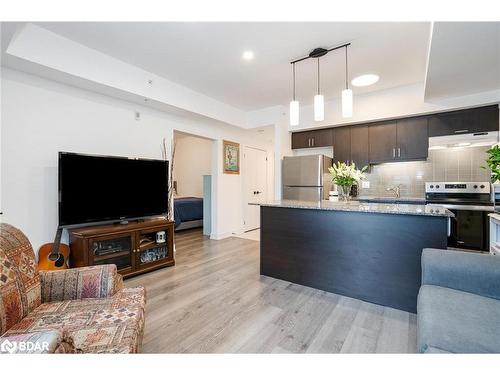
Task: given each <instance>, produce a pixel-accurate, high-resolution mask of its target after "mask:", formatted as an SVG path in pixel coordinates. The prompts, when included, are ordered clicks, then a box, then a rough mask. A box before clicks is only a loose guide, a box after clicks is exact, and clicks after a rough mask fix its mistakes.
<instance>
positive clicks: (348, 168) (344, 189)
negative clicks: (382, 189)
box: [328, 162, 368, 201]
mask: <svg viewBox="0 0 500 375" xmlns="http://www.w3.org/2000/svg"><path fill="white" fill-rule="evenodd" d="M367 168H368V167H367V166H366V165H365V166H364V167H363V168H362V169H357V168H356V164H355V163H351V164H346V163H342V162H338V163H337V164H333V166H331V167H330V168H328V171H329V172H330V175H331V177H332V182H333V183H334V184H335V185H337V188H338V191H339V196H340V198H341V199H342V200H344V201H348V200H349V199H350V194H351V188H352V186H353V185H357V184H358V183H359V182H360V181H361V180H363V179H365V174H364V172H365V171H366V169H367Z"/></svg>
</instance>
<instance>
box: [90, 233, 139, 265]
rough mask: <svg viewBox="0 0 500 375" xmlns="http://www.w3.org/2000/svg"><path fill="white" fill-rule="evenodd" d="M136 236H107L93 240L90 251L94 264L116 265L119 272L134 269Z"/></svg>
mask: <svg viewBox="0 0 500 375" xmlns="http://www.w3.org/2000/svg"><path fill="white" fill-rule="evenodd" d="M134 244H135V243H134V236H133V235H131V234H127V235H121V236H120V235H119V236H114V237H111V236H107V237H101V238H95V239H92V240H91V243H90V251H91V252H92V256H93V260H94V262H93V263H94V264H96V265H97V264H116V267H117V268H118V269H119V270H122V269H126V268H132V266H133V265H132V253H133V249H134Z"/></svg>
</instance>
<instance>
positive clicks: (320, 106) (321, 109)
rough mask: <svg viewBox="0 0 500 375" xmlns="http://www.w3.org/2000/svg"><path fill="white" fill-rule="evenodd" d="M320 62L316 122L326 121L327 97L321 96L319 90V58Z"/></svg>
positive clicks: (316, 97)
mask: <svg viewBox="0 0 500 375" xmlns="http://www.w3.org/2000/svg"><path fill="white" fill-rule="evenodd" d="M317 61H318V93H317V94H316V95H314V121H323V120H324V119H325V97H324V96H323V95H321V94H320V89H319V57H318V58H317Z"/></svg>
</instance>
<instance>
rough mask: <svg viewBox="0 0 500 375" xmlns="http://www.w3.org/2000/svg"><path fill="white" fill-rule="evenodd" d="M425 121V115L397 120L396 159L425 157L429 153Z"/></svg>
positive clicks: (419, 158)
mask: <svg viewBox="0 0 500 375" xmlns="http://www.w3.org/2000/svg"><path fill="white" fill-rule="evenodd" d="M427 122H428V119H427V117H415V118H408V119H402V120H398V121H397V129H396V132H397V150H396V156H397V159H399V160H422V159H427V156H428V155H429V133H428V129H427Z"/></svg>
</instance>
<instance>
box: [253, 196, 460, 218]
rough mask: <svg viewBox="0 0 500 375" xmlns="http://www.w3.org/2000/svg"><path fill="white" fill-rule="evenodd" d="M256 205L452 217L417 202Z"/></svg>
mask: <svg viewBox="0 0 500 375" xmlns="http://www.w3.org/2000/svg"><path fill="white" fill-rule="evenodd" d="M250 204H254V205H257V206H265V207H282V208H302V209H309V210H325V211H350V212H368V213H383V214H396V215H422V216H443V217H453V216H454V214H453V213H452V212H451V211H450V210H447V209H446V208H444V207H441V206H433V205H424V204H422V205H419V204H401V203H397V204H395V203H371V202H368V203H367V202H359V201H348V202H330V201H326V200H323V201H320V202H309V201H299V200H277V201H269V202H261V203H250Z"/></svg>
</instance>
